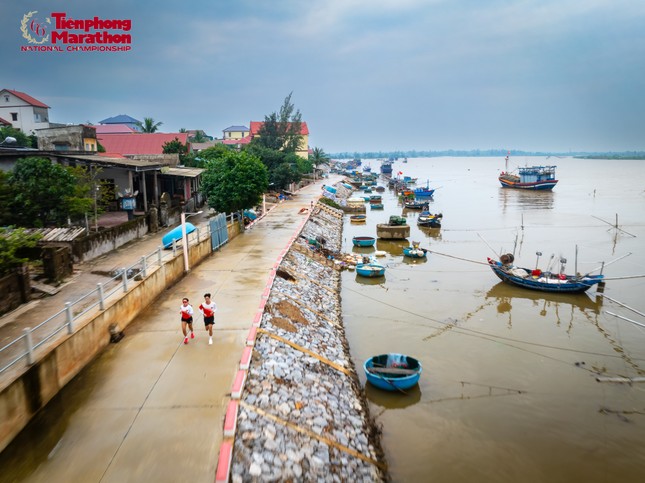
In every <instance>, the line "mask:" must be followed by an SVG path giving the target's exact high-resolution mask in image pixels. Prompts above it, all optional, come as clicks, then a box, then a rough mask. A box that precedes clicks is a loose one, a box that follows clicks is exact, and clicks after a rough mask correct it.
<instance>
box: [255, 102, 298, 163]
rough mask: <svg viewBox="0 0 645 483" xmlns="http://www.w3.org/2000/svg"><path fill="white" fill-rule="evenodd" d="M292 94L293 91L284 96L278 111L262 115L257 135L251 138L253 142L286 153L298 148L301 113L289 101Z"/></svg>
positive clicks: (293, 151)
mask: <svg viewBox="0 0 645 483" xmlns="http://www.w3.org/2000/svg"><path fill="white" fill-rule="evenodd" d="M292 94H293V92H291V93H290V94H289V95H288V96H287V97H285V99H284V102H283V103H282V107H280V111H279V112H272V113H271V114H269V115H268V116H264V123H263V124H262V126H261V127H260V130H259V132H258V134H259V136H258V137H255V138H253V141H252V142H253V143H257V144H260V145H261V146H264V147H266V148H269V149H274V150H276V151H284V152H287V153H295V152H296V151H297V150H298V147H299V146H300V144H301V143H302V134H300V131H301V129H302V115H301V114H300V110H298V109H295V107H294V105H293V103H292V102H291V95H292Z"/></svg>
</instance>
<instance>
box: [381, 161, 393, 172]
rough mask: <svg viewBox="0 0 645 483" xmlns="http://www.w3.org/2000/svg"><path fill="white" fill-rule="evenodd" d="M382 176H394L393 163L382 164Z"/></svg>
mask: <svg viewBox="0 0 645 483" xmlns="http://www.w3.org/2000/svg"><path fill="white" fill-rule="evenodd" d="M381 174H386V175H388V174H389V175H391V174H392V162H391V161H383V162H382V163H381Z"/></svg>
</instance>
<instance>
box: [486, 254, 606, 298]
mask: <svg viewBox="0 0 645 483" xmlns="http://www.w3.org/2000/svg"><path fill="white" fill-rule="evenodd" d="M501 260H502V261H496V260H492V259H491V258H488V265H489V266H490V268H491V270H492V271H493V273H494V274H495V275H497V277H499V279H500V280H502V281H503V282H506V283H509V284H511V285H515V286H517V287H522V288H527V289H530V290H538V291H540V292H551V293H582V292H586V291H587V290H589V289H590V288H591V287H593V286H594V285H596V284H598V283H601V282H602V281H603V279H604V278H605V276H604V275H588V274H587V275H566V274H564V273H562V271H563V270H561V272H560V273H551V272H543V271H542V270H539V269H537V268H536V269H534V270H532V269H530V268H522V267H516V266H515V265H513V261H514V257H513V255H512V254H510V253H508V254H506V255H502V256H501ZM564 262H566V260H564V259H562V260H561V263H562V264H563V265H564Z"/></svg>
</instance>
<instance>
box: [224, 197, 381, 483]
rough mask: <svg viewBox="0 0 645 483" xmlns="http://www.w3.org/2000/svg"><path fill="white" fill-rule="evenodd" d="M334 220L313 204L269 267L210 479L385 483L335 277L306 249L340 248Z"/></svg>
mask: <svg viewBox="0 0 645 483" xmlns="http://www.w3.org/2000/svg"><path fill="white" fill-rule="evenodd" d="M342 216H343V212H342V211H340V210H335V209H333V208H329V207H327V206H326V205H323V204H322V203H318V204H317V205H316V206H315V207H314V210H313V213H312V214H311V216H310V218H309V220H308V221H307V223H306V224H305V225H304V226H303V228H302V230H301V232H300V233H299V235H298V236H294V238H292V242H291V243H290V246H289V247H288V251H287V249H285V252H284V256H283V257H282V258H281V260H280V262H279V263H276V266H275V268H274V270H273V272H272V274H271V279H272V283H271V282H270V285H268V286H267V291H266V293H265V296H263V299H262V302H261V304H260V310H259V311H258V316H257V317H256V320H255V322H254V326H255V327H254V328H252V329H251V332H250V334H249V339H248V340H247V345H248V346H249V347H247V350H245V354H243V356H242V361H241V363H240V367H241V369H242V371H241V372H243V370H244V369H245V368H247V367H248V372H244V374H243V375H242V376H241V378H242V379H243V381H242V382H238V383H237V386H236V384H234V387H233V390H232V397H233V400H232V401H231V403H230V409H231V410H230V411H229V413H228V414H227V418H226V421H225V424H224V432H225V436H232V437H233V438H232V439H230V440H228V441H224V443H223V444H222V447H221V450H220V459H219V465H218V472H217V478H216V479H217V481H227V480H228V478H229V476H230V478H231V479H232V481H233V482H242V481H259V480H261V481H289V480H294V481H299V480H302V479H308V480H316V481H330V482H331V481H370V482H372V481H383V480H387V478H388V477H387V470H386V465H385V461H384V457H383V452H382V450H381V446H380V435H379V432H378V430H377V428H376V426H375V424H374V423H373V421H372V419H371V417H370V415H369V406H368V404H367V401H366V400H365V398H364V395H363V390H362V388H361V387H360V384H359V380H358V377H357V375H356V372H355V368H354V366H353V363H352V361H351V358H350V354H349V348H348V345H347V342H346V338H345V332H344V328H343V325H342V319H341V309H340V296H339V293H340V272H339V271H338V268H337V266H336V264H335V263H334V261H333V260H330V259H327V258H326V257H324V256H321V255H320V254H318V253H315V251H314V250H312V248H311V244H310V243H309V241H310V240H318V242H319V243H322V244H323V245H324V246H325V247H326V248H328V249H330V250H332V251H340V249H341V237H342ZM249 358H250V360H249Z"/></svg>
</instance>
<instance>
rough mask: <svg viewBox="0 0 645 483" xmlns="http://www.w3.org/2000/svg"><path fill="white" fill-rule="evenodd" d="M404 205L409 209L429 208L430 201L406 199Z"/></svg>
mask: <svg viewBox="0 0 645 483" xmlns="http://www.w3.org/2000/svg"><path fill="white" fill-rule="evenodd" d="M403 206H404V207H405V208H407V209H408V210H427V209H428V206H430V205H429V202H428V201H421V200H405V201H403Z"/></svg>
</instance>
